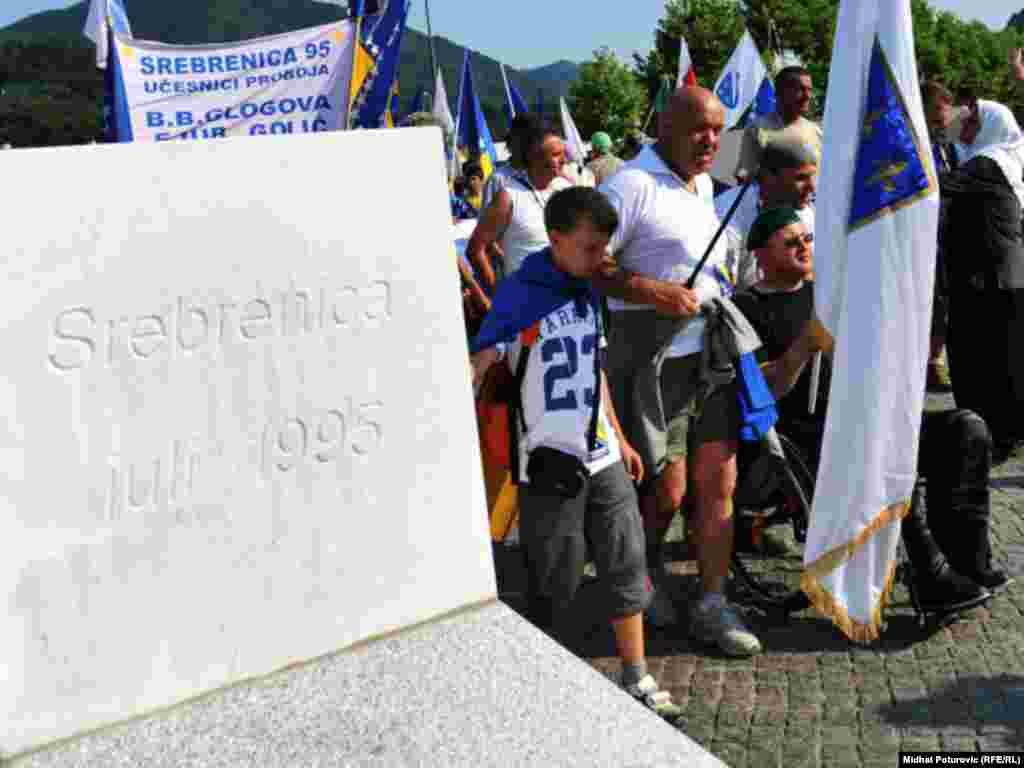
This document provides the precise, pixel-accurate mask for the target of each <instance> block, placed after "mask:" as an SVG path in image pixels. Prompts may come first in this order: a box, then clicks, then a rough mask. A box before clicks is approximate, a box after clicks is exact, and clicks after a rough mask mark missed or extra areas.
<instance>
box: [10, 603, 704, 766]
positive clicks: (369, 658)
mask: <svg viewBox="0 0 1024 768" xmlns="http://www.w3.org/2000/svg"><path fill="white" fill-rule="evenodd" d="M0 762H2V761H0ZM11 765H12V766H17V767H18V768H71V766H82V767H83V768H85V767H88V768H95V766H110V767H113V766H147V767H148V768H165V767H166V768H181V766H199V765H201V766H204V768H215V767H218V766H223V767H224V768H229V767H231V768H233V767H234V766H253V765H258V766H261V768H274V767H275V766H281V767H282V768H284V767H287V768H293V767H294V766H312V765H316V766H351V765H379V766H421V765H422V766H446V767H449V766H504V765H537V766H545V768H550V767H553V766H573V767H574V768H578V767H580V766H614V765H629V766H668V765H686V766H720V765H722V763H721V762H719V761H718V760H717V759H716V758H714V757H712V756H711V755H710V754H708V753H707V752H705V751H704V750H703V749H702V748H701V747H699V746H698V745H697V744H695V743H694V742H692V741H691V740H690V739H688V738H687V737H686V736H685V735H683V734H682V733H681V732H680V731H678V730H676V729H675V728H673V727H671V726H670V725H668V724H666V723H664V722H662V721H661V720H659V719H658V718H657V717H656V716H654V715H653V714H651V713H649V712H647V711H646V710H644V709H643V708H642V707H641V706H639V705H638V704H637V703H636V702H634V701H632V700H631V699H630V698H629V697H628V696H626V695H625V694H623V693H622V692H621V691H619V690H618V689H617V688H616V687H615V686H614V685H613V684H612V683H611V682H609V681H608V680H607V679H605V678H604V677H603V676H602V675H600V674H599V673H598V672H596V671H595V670H593V669H592V668H590V667H588V666H587V665H586V664H585V663H583V662H581V661H580V660H579V659H577V658H575V657H574V656H572V655H571V654H570V653H569V652H568V651H566V650H564V649H563V648H561V647H560V646H558V645H557V644H556V643H554V642H553V641H551V640H550V639H549V638H548V637H546V636H545V635H543V634H542V633H540V632H538V631H537V630H536V629H534V628H533V627H532V626H531V625H529V624H528V623H527V622H525V621H524V620H523V619H522V618H520V617H519V616H518V615H517V614H515V613H514V612H513V611H512V610H510V609H509V608H507V607H505V606H504V605H502V604H501V603H498V602H494V603H490V604H487V605H485V606H483V607H480V608H475V609H470V610H467V611H466V612H463V613H460V614H458V615H456V616H453V617H449V618H446V619H443V620H441V621H438V622H433V623H428V624H425V625H422V626H420V627H417V628H415V629H411V630H408V631H404V632H400V633H398V634H396V635H393V636H390V637H387V638H384V639H380V640H375V641H372V642H369V643H366V644H364V645H361V646H360V647H358V648H355V649H352V650H349V651H344V652H341V653H338V654H335V655H333V656H329V657H327V658H324V659H320V660H317V661H314V662H311V663H309V664H306V665H302V666H298V667H296V668H293V669H290V670H288V671H286V672H283V673H280V674H277V675H273V676H271V677H269V678H265V679H263V680H260V681H256V682H250V683H246V684H243V685H239V686H237V687H233V688H230V689H226V690H223V691H219V692H216V693H214V694H211V695H208V696H204V697H203V698H201V699H199V700H197V701H194V702H190V703H186V704H183V705H181V706H179V707H176V708H172V709H170V710H167V711H165V712H163V713H160V714H156V715H153V716H152V717H148V718H145V719H140V720H136V721H133V722H130V723H125V724H122V725H117V726H112V727H110V728H106V729H104V730H101V731H99V732H96V733H93V734H90V735H88V736H85V737H82V738H79V739H73V740H69V741H66V742H63V743H62V744H60V745H57V746H54V747H52V748H49V749H43V750H40V751H37V752H35V753H33V754H31V755H28V756H25V757H23V758H20V759H17V760H15V761H13V762H12V763H11Z"/></svg>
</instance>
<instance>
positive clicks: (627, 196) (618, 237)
mask: <svg viewBox="0 0 1024 768" xmlns="http://www.w3.org/2000/svg"><path fill="white" fill-rule="evenodd" d="M644 176H645V174H639V173H637V174H634V173H630V172H628V171H623V172H621V173H618V174H616V175H615V176H613V177H612V178H611V179H609V180H608V181H606V182H605V183H604V184H602V185H601V187H600V191H601V192H602V193H603V194H604V196H605V197H606V198H608V202H610V203H611V204H612V207H613V208H614V209H615V212H616V213H617V214H618V215H619V228H618V229H616V230H615V234H613V235H612V237H611V240H610V241H609V243H608V253H610V254H611V255H612V256H616V257H617V255H618V254H619V253H621V252H622V251H624V250H625V249H626V247H627V246H628V245H629V242H630V240H632V239H633V234H634V230H635V228H636V223H637V221H638V219H639V208H640V205H639V201H640V199H641V198H642V195H641V194H640V192H641V189H640V184H639V182H641V180H642V179H643V177H644Z"/></svg>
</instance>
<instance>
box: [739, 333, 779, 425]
mask: <svg viewBox="0 0 1024 768" xmlns="http://www.w3.org/2000/svg"><path fill="white" fill-rule="evenodd" d="M736 383H737V385H738V386H737V390H738V394H737V397H738V399H739V402H740V421H741V425H740V439H741V440H743V441H744V442H748V443H756V442H760V441H761V440H763V439H764V437H765V435H767V434H768V433H769V432H770V431H771V429H772V427H774V426H775V424H776V422H778V420H779V411H778V409H777V408H776V407H775V397H774V395H772V391H771V389H770V388H769V387H768V382H767V381H765V378H764V374H763V373H762V372H761V366H760V365H758V363H757V358H756V357H755V356H754V353H752V352H748V353H747V354H745V355H740V359H739V365H738V366H737V367H736Z"/></svg>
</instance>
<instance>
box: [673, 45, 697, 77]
mask: <svg viewBox="0 0 1024 768" xmlns="http://www.w3.org/2000/svg"><path fill="white" fill-rule="evenodd" d="M684 85H689V86H693V85H697V71H696V70H695V69H694V68H693V59H691V58H690V46H688V45H687V44H686V38H685V37H680V38H679V76H678V77H677V78H676V88H682V87H683V86H684Z"/></svg>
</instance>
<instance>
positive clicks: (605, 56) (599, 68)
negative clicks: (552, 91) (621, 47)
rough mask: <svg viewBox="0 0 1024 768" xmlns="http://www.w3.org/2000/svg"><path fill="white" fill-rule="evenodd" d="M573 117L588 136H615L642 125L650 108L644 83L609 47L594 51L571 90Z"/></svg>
mask: <svg viewBox="0 0 1024 768" xmlns="http://www.w3.org/2000/svg"><path fill="white" fill-rule="evenodd" d="M569 101H570V103H571V105H572V111H573V118H574V119H575V120H576V126H577V127H578V128H579V129H580V132H581V133H582V134H583V136H584V138H587V137H590V136H591V135H593V134H594V133H595V132H597V131H605V132H607V133H608V134H610V135H611V136H612V138H613V139H616V140H618V139H622V138H623V137H624V136H625V135H626V132H627V131H629V130H630V129H632V128H634V127H637V126H639V125H640V124H641V123H642V122H643V119H644V115H645V112H646V110H647V103H648V102H647V94H646V93H645V92H644V87H643V84H642V83H641V82H640V81H639V80H638V79H637V77H636V75H635V74H633V72H632V71H630V69H629V67H627V66H626V65H625V64H624V63H623V62H621V61H619V59H618V57H616V55H615V54H614V53H612V52H611V51H610V50H609V49H607V48H601V49H599V50H597V51H594V59H593V61H588V62H587V63H585V64H583V65H582V66H581V67H580V74H579V78H578V79H577V80H576V82H574V83H573V84H572V86H571V88H570V89H569Z"/></svg>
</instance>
